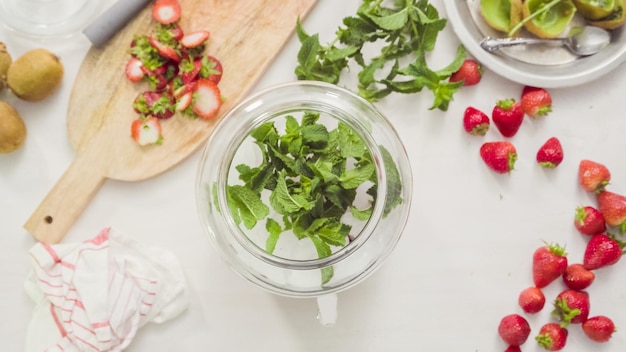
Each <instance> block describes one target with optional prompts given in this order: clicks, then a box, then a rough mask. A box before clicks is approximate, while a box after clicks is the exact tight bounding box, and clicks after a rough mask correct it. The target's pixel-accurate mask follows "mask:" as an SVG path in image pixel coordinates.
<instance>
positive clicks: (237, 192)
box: [228, 185, 270, 229]
mask: <svg viewBox="0 0 626 352" xmlns="http://www.w3.org/2000/svg"><path fill="white" fill-rule="evenodd" d="M228 196H229V206H230V209H231V213H232V214H233V217H234V218H235V219H241V220H242V221H243V223H244V226H245V227H246V228H247V229H252V228H253V227H254V226H255V225H256V222H257V221H258V220H262V219H264V218H265V217H266V216H268V215H269V213H270V209H269V207H268V206H267V205H265V203H263V201H262V200H261V198H260V197H259V196H258V195H257V194H256V193H254V192H253V191H252V190H250V189H249V188H246V187H244V186H240V185H233V186H228Z"/></svg>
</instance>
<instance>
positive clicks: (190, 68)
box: [179, 58, 202, 84]
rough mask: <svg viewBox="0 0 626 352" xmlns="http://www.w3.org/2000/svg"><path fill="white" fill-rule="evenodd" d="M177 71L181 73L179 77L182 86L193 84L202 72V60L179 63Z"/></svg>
mask: <svg viewBox="0 0 626 352" xmlns="http://www.w3.org/2000/svg"><path fill="white" fill-rule="evenodd" d="M179 69H180V72H181V77H182V80H183V84H189V83H191V82H193V81H194V80H195V79H196V77H198V74H199V73H200V70H202V58H197V59H195V60H193V61H192V60H184V61H181V63H180V65H179Z"/></svg>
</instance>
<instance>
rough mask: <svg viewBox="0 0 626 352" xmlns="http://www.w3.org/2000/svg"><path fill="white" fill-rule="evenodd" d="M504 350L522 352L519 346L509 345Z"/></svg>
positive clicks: (505, 351)
mask: <svg viewBox="0 0 626 352" xmlns="http://www.w3.org/2000/svg"><path fill="white" fill-rule="evenodd" d="M504 352H522V349H521V348H519V346H509V347H507V349H506V350H504Z"/></svg>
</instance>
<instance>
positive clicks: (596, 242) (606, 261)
mask: <svg viewBox="0 0 626 352" xmlns="http://www.w3.org/2000/svg"><path fill="white" fill-rule="evenodd" d="M622 247H624V244H623V243H620V242H618V241H617V240H616V239H614V238H611V237H610V236H608V235H606V234H603V233H601V234H598V235H594V236H593V237H591V239H590V240H589V242H587V246H586V247H585V254H584V256H583V265H584V267H585V269H587V270H597V269H600V268H604V267H606V266H609V265H613V264H615V263H617V262H618V261H619V260H620V258H621V257H622Z"/></svg>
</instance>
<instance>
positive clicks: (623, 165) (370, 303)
mask: <svg viewBox="0 0 626 352" xmlns="http://www.w3.org/2000/svg"><path fill="white" fill-rule="evenodd" d="M359 3H360V1H358V0H349V1H348V0H343V1H332V0H320V1H319V3H318V4H317V6H316V7H315V9H314V10H313V11H312V12H311V13H310V15H309V17H308V18H307V19H306V20H305V21H304V25H305V27H306V29H307V30H308V31H309V32H311V33H315V32H319V33H320V38H321V41H322V42H326V41H330V40H331V38H332V37H334V32H335V29H336V28H337V26H338V25H339V24H340V23H341V19H342V18H343V17H345V16H348V15H353V14H354V13H355V12H356V9H357V7H358V4H359ZM431 3H432V4H434V5H435V6H436V7H437V8H438V9H439V10H440V14H441V15H442V16H445V15H446V14H445V9H444V6H443V0H439V1H431ZM0 40H1V41H4V42H5V43H6V44H7V46H8V48H9V50H10V52H11V53H12V54H13V56H14V57H17V56H19V55H20V54H21V53H23V52H25V51H26V50H28V49H31V48H34V47H38V46H43V47H46V48H48V49H49V50H51V51H54V52H55V53H56V54H58V55H59V56H60V58H61V60H62V62H63V63H64V65H65V69H66V73H65V77H64V81H63V83H62V86H61V89H60V90H59V91H57V92H56V93H55V94H54V95H53V96H52V97H50V98H48V99H47V100H45V101H43V102H40V103H25V102H21V101H18V100H17V99H16V98H15V97H13V96H11V95H9V94H7V93H6V92H5V93H3V94H2V95H0V98H1V99H2V100H5V99H6V100H7V101H9V102H10V103H12V104H13V105H14V106H15V107H16V108H17V109H18V110H19V112H20V114H21V115H22V116H23V118H24V120H25V122H26V125H27V128H28V138H27V141H26V143H25V145H24V146H23V147H22V148H21V149H20V150H19V151H17V152H14V153H12V154H6V155H0V278H1V280H0V312H1V313H2V315H3V316H4V317H3V319H2V320H1V321H0V339H1V340H2V346H3V347H2V350H3V351H19V350H22V349H23V346H24V337H25V329H26V326H27V324H28V322H29V320H30V314H31V310H32V308H33V306H32V303H31V302H30V300H29V298H28V297H27V296H26V294H25V293H24V290H23V282H24V279H25V277H26V275H27V273H28V271H29V270H30V262H29V257H28V256H27V251H28V250H29V248H31V246H33V245H34V244H35V242H34V240H33V238H32V237H31V236H30V235H29V234H28V233H27V232H26V231H25V230H24V229H23V228H22V225H23V223H24V222H25V221H26V219H27V218H28V217H29V216H30V214H31V212H32V211H33V210H34V209H35V208H36V206H37V205H38V204H39V202H40V201H41V200H42V199H43V197H44V196H45V195H46V193H47V192H48V190H49V189H50V188H51V187H52V186H53V184H54V183H55V182H56V180H57V179H58V178H59V177H60V176H61V174H62V173H63V172H64V170H65V169H66V168H67V167H68V165H69V164H70V162H71V161H72V159H73V157H74V152H73V150H72V147H71V145H70V143H69V140H68V138H67V133H66V125H65V111H66V109H67V103H68V99H69V94H70V91H71V88H72V83H73V81H74V78H75V76H76V73H77V71H78V68H79V66H80V63H81V61H82V58H83V56H84V54H85V53H86V51H87V50H88V48H89V43H88V42H87V40H86V39H84V38H82V37H76V38H74V39H72V40H65V41H43V42H36V41H32V40H27V39H24V38H21V37H16V36H15V35H14V34H12V33H9V32H8V31H6V30H4V29H1V30H0ZM458 44H459V42H458V39H457V38H456V37H455V35H454V33H453V32H452V28H451V26H450V25H448V26H447V27H446V29H445V30H444V31H443V33H442V34H441V35H440V38H439V40H438V43H437V49H436V50H435V52H434V53H433V54H432V55H431V56H430V58H429V60H430V61H431V62H433V67H437V65H438V64H440V63H441V65H443V64H444V63H445V64H447V62H449V61H450V60H451V58H452V55H453V53H454V51H455V48H456V46H457V45H458ZM298 49H299V43H298V42H297V40H296V39H295V38H292V39H291V40H290V42H289V43H288V45H287V46H286V47H285V49H284V50H283V51H282V52H281V53H280V55H279V56H278V58H277V60H276V61H275V63H274V64H273V65H272V66H271V68H270V70H269V71H268V72H267V73H266V74H265V75H264V77H263V79H262V80H261V81H260V82H259V83H258V84H257V86H256V88H255V90H258V89H261V88H264V87H267V86H270V85H272V84H275V83H280V82H286V81H291V80H294V79H295V77H294V74H293V70H294V67H295V60H296V53H297V51H298ZM226 64H227V63H226ZM624 78H626V67H625V66H624V65H622V66H620V67H618V68H617V69H616V70H615V71H614V73H612V74H611V75H610V76H608V77H606V78H603V79H600V80H596V81H594V82H592V83H589V84H586V85H584V86H579V87H571V88H562V89H553V90H551V93H552V95H553V99H554V103H553V108H554V111H553V112H552V113H551V114H550V115H549V116H548V117H546V118H543V119H540V120H538V121H531V120H529V119H526V120H525V121H524V124H523V125H522V128H521V130H520V131H519V133H518V134H517V135H516V136H515V137H513V138H511V139H510V140H511V141H512V142H513V143H514V144H515V145H516V147H517V150H518V153H519V160H518V162H517V164H516V169H517V170H515V171H513V172H512V173H511V174H510V175H497V174H495V173H493V172H491V171H489V170H488V169H487V168H486V167H485V165H484V164H483V162H482V161H481V159H480V157H479V154H478V149H479V147H480V145H481V144H482V143H483V142H485V141H488V140H497V139H501V137H500V135H499V134H498V132H497V130H496V129H495V128H492V129H491V130H490V131H489V133H488V134H487V135H486V136H485V137H474V136H469V135H467V134H466V133H465V132H464V131H463V129H462V123H461V119H462V114H463V111H464V110H465V108H466V107H467V106H469V105H473V106H475V107H477V108H480V109H483V110H484V111H487V112H489V111H490V110H491V108H492V107H493V104H494V103H495V101H496V100H497V99H502V98H508V97H519V94H520V92H521V89H522V86H521V85H519V84H517V83H513V82H510V81H508V80H506V79H504V78H502V77H499V76H497V75H495V74H493V73H492V72H489V71H488V70H487V71H486V72H485V74H484V77H483V80H482V82H481V83H480V85H478V86H474V87H467V88H465V89H463V90H462V91H461V92H459V93H457V94H456V96H455V98H454V101H453V102H452V103H451V105H450V108H449V110H448V111H447V112H441V111H438V110H433V111H430V110H428V107H429V106H430V103H431V102H432V100H431V99H432V98H431V95H430V92H428V91H426V90H425V91H424V92H423V93H421V94H418V95H413V96H393V97H389V98H387V99H386V100H385V101H383V102H380V103H377V105H378V107H379V108H380V109H381V110H382V111H383V112H384V113H385V114H386V115H387V116H388V117H389V119H390V120H391V121H392V122H393V124H394V125H395V126H396V128H397V130H398V131H399V133H400V135H401V138H402V140H403V141H404V143H405V145H406V148H407V150H408V153H409V157H410V161H411V163H412V167H413V172H414V196H413V202H412V214H411V216H410V220H409V222H408V224H407V227H406V230H405V232H404V235H403V237H402V239H401V240H400V243H399V245H398V246H397V248H396V250H395V251H394V253H393V254H392V256H391V257H390V258H389V259H388V261H387V262H386V263H385V265H383V267H382V268H381V269H380V270H378V271H377V272H376V273H375V274H374V275H372V276H371V277H370V278H368V279H367V280H366V281H364V282H362V283H361V284H359V285H358V286H356V287H354V288H352V289H350V290H348V291H345V292H342V293H340V294H339V320H338V322H337V324H336V325H335V326H334V327H330V328H328V327H322V326H320V325H319V324H318V322H317V320H316V318H315V316H316V305H315V301H314V300H311V299H293V298H284V297H279V296H275V295H273V294H270V293H266V292H265V291H262V290H261V289H259V288H257V287H255V286H253V285H251V284H249V283H247V282H246V281H244V280H243V279H241V278H240V277H239V276H237V275H236V274H234V272H232V271H231V270H230V269H229V268H228V267H227V266H226V265H225V264H224V263H223V262H222V261H221V260H220V259H219V258H218V256H217V255H216V252H215V251H214V250H213V248H212V247H211V246H210V243H209V242H208V241H207V239H206V238H205V237H204V234H203V230H202V228H201V227H200V223H199V220H198V216H197V213H196V206H195V198H194V181H195V175H196V168H197V165H198V162H199V154H200V153H199V152H196V153H194V154H192V155H191V156H190V157H189V158H188V159H186V160H185V161H183V162H182V163H180V164H179V165H178V166H177V167H175V168H174V169H172V170H170V171H168V172H166V173H164V174H162V175H159V176H157V177H154V178H152V179H149V180H146V181H142V182H135V183H125V182H119V181H111V180H108V181H107V182H106V183H105V184H104V186H103V187H102V188H101V190H100V191H99V192H98V193H97V195H96V196H95V198H94V199H93V201H92V202H91V204H90V205H89V206H88V207H87V209H86V210H85V212H84V213H83V214H82V216H81V217H80V218H79V220H78V221H77V222H76V224H75V225H74V226H73V227H72V229H71V230H70V231H69V233H68V235H67V237H66V239H65V242H68V243H69V242H76V241H80V240H84V239H87V238H89V237H92V236H94V235H96V234H97V232H98V231H99V230H100V229H102V228H104V227H107V226H112V227H114V228H116V229H117V230H119V231H122V232H125V233H127V234H131V235H132V236H134V237H135V238H137V239H138V240H140V241H143V242H145V243H149V244H151V245H154V246H159V247H162V248H167V249H169V250H171V251H172V252H173V253H174V254H175V255H176V256H177V257H178V258H179V260H180V262H181V264H182V266H183V269H184V271H185V274H186V277H187V281H188V294H189V297H190V299H191V303H190V306H189V308H188V310H187V311H186V312H185V313H183V314H182V315H180V316H179V317H177V318H176V319H174V320H171V321H169V322H166V323H164V324H161V325H157V324H148V325H147V326H145V327H144V328H142V329H141V330H140V332H139V335H138V336H137V337H136V338H135V340H134V341H133V343H132V344H131V346H130V347H129V348H128V351H174V350H177V351H198V350H203V351H247V350H254V351H468V352H474V351H480V352H492V351H503V350H504V349H505V347H506V346H505V345H504V343H503V342H502V341H500V340H499V338H498V336H497V325H498V322H499V320H500V318H501V317H502V316H504V315H506V314H509V313H520V312H521V310H520V308H519V307H518V306H517V295H518V293H519V292H520V291H521V290H522V289H523V288H525V287H527V286H529V285H531V284H532V279H531V272H530V265H531V256H532V252H533V251H534V249H535V248H537V247H538V246H541V245H542V244H543V243H542V241H548V242H558V243H561V244H566V245H567V250H568V252H569V254H570V255H569V257H570V262H575V261H581V260H582V253H583V250H584V243H585V240H584V239H583V238H582V237H581V235H579V234H578V233H577V232H576V231H575V229H574V227H573V223H572V221H573V214H574V209H575V207H576V206H578V205H582V204H593V202H594V199H593V197H591V196H590V195H589V194H587V193H585V192H584V191H582V190H581V189H580V187H578V185H577V169H578V163H579V161H580V160H581V159H583V158H588V159H592V160H596V161H599V162H602V163H604V164H605V165H607V166H608V167H609V169H610V170H611V171H612V174H613V183H612V184H611V186H610V187H611V189H612V190H614V191H616V192H618V193H626V160H625V159H624V153H625V151H626V138H625V135H626V116H624V115H625V113H624V110H623V100H624V96H625V95H624V92H626V79H624ZM94 84H97V81H94ZM551 136H557V137H559V138H560V139H561V141H562V143H563V146H564V149H565V160H564V162H563V163H562V164H561V165H560V166H559V167H558V168H557V169H554V170H544V169H542V168H540V167H539V166H538V165H537V164H536V163H535V159H534V158H535V153H536V150H537V148H538V147H539V146H540V145H541V144H542V143H543V142H544V141H545V140H546V139H548V138H549V137H551ZM624 270H626V263H624V262H620V263H618V264H616V265H615V266H613V267H610V268H606V269H603V270H601V271H599V272H597V278H596V282H595V283H594V284H593V286H592V287H590V288H589V289H588V292H589V293H590V297H591V315H596V314H607V315H609V316H611V317H612V318H613V319H614V321H615V323H616V325H617V327H618V328H621V329H620V331H618V332H617V333H616V334H615V335H614V338H613V339H612V340H611V341H610V342H609V343H606V344H602V345H599V344H595V343H591V342H589V341H588V340H587V339H586V338H585V337H584V336H583V335H582V332H581V330H580V326H573V327H572V328H571V331H570V338H569V343H568V346H567V347H566V348H565V350H566V351H592V350H593V351H624V350H625V349H626V286H624V278H626V276H625V274H624ZM562 288H563V285H562V284H561V283H556V284H553V285H551V286H549V287H548V288H547V289H546V290H545V293H546V297H547V299H548V301H549V302H550V301H551V300H553V299H554V297H555V295H556V294H557V293H558V292H559V291H560V290H561V289H562ZM549 311H550V307H549V303H548V308H545V309H544V310H543V311H542V312H541V313H539V314H537V315H535V316H530V317H529V321H530V323H531V326H532V328H533V332H532V333H531V339H532V337H533V336H534V335H535V334H536V333H537V331H538V330H539V327H540V325H541V324H542V323H544V322H547V321H550V317H549ZM523 350H524V351H539V350H541V349H540V348H538V347H537V346H536V344H535V343H534V341H532V340H530V341H529V342H528V343H527V344H526V345H524V346H523Z"/></svg>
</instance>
